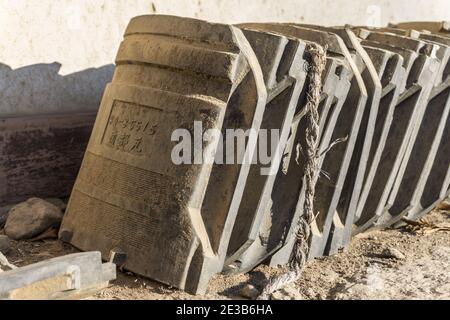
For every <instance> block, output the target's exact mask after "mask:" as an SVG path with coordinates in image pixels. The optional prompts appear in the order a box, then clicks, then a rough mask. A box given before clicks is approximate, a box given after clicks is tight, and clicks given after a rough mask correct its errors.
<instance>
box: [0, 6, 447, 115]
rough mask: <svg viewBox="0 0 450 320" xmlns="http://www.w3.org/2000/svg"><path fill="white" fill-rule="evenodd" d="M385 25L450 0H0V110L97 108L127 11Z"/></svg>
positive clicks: (442, 12) (442, 14)
mask: <svg viewBox="0 0 450 320" xmlns="http://www.w3.org/2000/svg"><path fill="white" fill-rule="evenodd" d="M149 13H163V14H176V15H183V16H189V17H196V18H201V19H207V20H210V21H216V22H227V23H238V22H244V21H290V22H300V23H317V24H324V25H340V24H345V23H349V24H354V25H361V24H365V25H367V24H370V25H386V24H387V23H388V22H389V21H393V22H396V21H406V20H450V0H428V1H427V0H390V1H389V0H378V1H376V0H359V1H356V0H353V1H351V0H278V1H276V0H246V1H244V0H58V1H55V0H39V1H37V0H0V97H1V99H0V116H17V115H23V114H34V113H37V112H39V113H43V112H44V113H45V112H71V111H80V110H81V111H83V110H84V111H86V110H95V109H96V108H97V106H98V103H99V101H100V99H101V95H102V92H103V88H104V86H105V84H106V83H107V82H108V81H109V79H110V78H111V74H112V71H113V66H112V63H113V61H114V57H115V54H116V51H117V48H118V46H119V44H120V41H121V39H122V33H123V31H124V30H125V27H126V25H127V23H128V21H129V20H130V19H131V17H133V16H136V15H141V14H149Z"/></svg>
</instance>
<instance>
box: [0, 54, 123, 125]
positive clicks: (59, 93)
mask: <svg viewBox="0 0 450 320" xmlns="http://www.w3.org/2000/svg"><path fill="white" fill-rule="evenodd" d="M60 69H61V64H60V63H58V62H54V63H50V64H44V63H41V64H34V65H30V66H26V67H22V68H18V69H14V70H13V69H11V68H10V67H9V66H7V65H5V64H2V63H0V97H1V99H0V117H1V118H4V117H17V116H25V115H37V114H55V113H73V112H92V111H94V112H96V111H97V109H98V107H99V105H100V101H101V98H102V95H103V90H104V89H105V86H106V84H107V83H108V82H110V81H111V79H112V75H113V72H114V65H113V64H109V65H105V66H102V67H100V68H90V69H86V70H83V71H79V72H75V73H71V74H68V75H65V76H62V75H60V74H59V70H60Z"/></svg>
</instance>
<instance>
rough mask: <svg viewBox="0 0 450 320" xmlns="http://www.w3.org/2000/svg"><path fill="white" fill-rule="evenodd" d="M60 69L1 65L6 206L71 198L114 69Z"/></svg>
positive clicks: (2, 196)
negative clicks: (68, 71)
mask: <svg viewBox="0 0 450 320" xmlns="http://www.w3.org/2000/svg"><path fill="white" fill-rule="evenodd" d="M60 68H61V64H59V63H51V64H35V65H30V66H26V67H23V68H19V69H15V70H12V69H11V68H10V67H9V66H7V65H5V64H1V63H0V97H1V99H0V207H1V206H4V205H9V204H15V203H18V202H20V201H23V200H26V199H28V198H30V197H35V196H37V197H41V198H46V197H58V198H64V197H67V196H69V194H70V191H71V189H72V187H73V184H74V181H75V178H76V176H77V172H78V170H79V167H80V164H81V160H82V158H83V154H84V151H85V149H86V145H87V143H88V140H89V137H90V134H91V131H92V127H93V125H94V121H95V116H96V113H97V110H98V107H99V104H100V101H101V98H102V95H103V91H104V88H105V86H106V84H107V83H108V82H110V81H111V79H112V74H113V71H114V65H112V64H111V65H106V66H103V67H101V68H92V69H86V70H83V71H80V72H76V73H72V74H69V75H65V76H62V75H60V74H59V70H60Z"/></svg>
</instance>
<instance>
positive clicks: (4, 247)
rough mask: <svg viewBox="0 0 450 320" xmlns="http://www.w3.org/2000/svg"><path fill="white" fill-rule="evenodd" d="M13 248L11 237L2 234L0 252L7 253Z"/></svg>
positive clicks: (0, 236)
mask: <svg viewBox="0 0 450 320" xmlns="http://www.w3.org/2000/svg"><path fill="white" fill-rule="evenodd" d="M10 249H11V244H10V242H9V238H8V237H7V236H4V235H0V252H1V253H3V254H7V253H8V251H9V250H10Z"/></svg>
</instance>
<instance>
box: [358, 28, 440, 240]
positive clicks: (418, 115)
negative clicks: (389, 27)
mask: <svg viewBox="0 0 450 320" xmlns="http://www.w3.org/2000/svg"><path fill="white" fill-rule="evenodd" d="M359 36H361V37H363V38H366V39H368V42H363V44H366V45H373V46H376V47H378V48H382V49H388V50H392V51H393V52H396V53H399V54H400V55H402V56H403V58H404V67H405V70H406V73H407V76H406V79H407V81H406V83H405V90H404V91H403V92H402V93H401V95H400V97H399V101H398V104H397V106H396V108H395V111H394V115H393V123H394V124H395V125H392V126H391V128H390V130H389V134H388V137H387V139H388V140H387V141H388V143H386V145H385V147H384V149H383V153H382V155H381V159H382V160H381V161H380V164H379V165H378V167H377V170H376V173H375V176H376V179H375V180H374V181H373V183H372V184H371V185H370V186H369V187H366V188H365V189H363V192H362V197H365V201H364V202H360V203H359V204H358V207H357V211H356V214H355V224H356V226H357V227H356V229H355V230H354V232H355V233H358V232H361V231H364V230H365V229H367V228H369V227H370V226H372V224H373V222H374V221H376V220H377V219H378V217H379V216H381V215H382V214H383V212H384V211H385V206H386V203H387V200H388V197H389V195H390V193H391V191H392V189H393V188H395V187H396V186H397V187H398V185H396V181H397V184H398V181H401V180H399V178H401V177H400V176H399V175H398V173H399V169H400V166H401V164H402V162H403V161H407V159H408V158H409V156H410V154H411V147H410V146H409V141H410V139H415V137H416V136H417V133H418V128H417V125H416V123H417V122H420V121H421V119H422V117H423V113H424V110H425V106H426V102H427V101H428V98H429V95H430V93H431V90H432V85H433V81H434V79H433V75H434V74H435V72H436V71H437V68H438V61H437V60H436V59H435V58H434V56H435V52H436V50H437V47H436V46H435V45H432V44H427V43H425V42H424V41H420V40H417V39H412V38H408V37H404V36H400V35H396V34H388V33H383V32H377V31H369V30H360V31H359ZM379 44H381V45H379Z"/></svg>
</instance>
